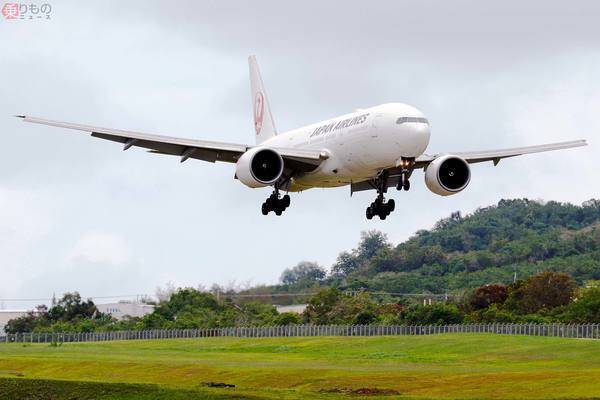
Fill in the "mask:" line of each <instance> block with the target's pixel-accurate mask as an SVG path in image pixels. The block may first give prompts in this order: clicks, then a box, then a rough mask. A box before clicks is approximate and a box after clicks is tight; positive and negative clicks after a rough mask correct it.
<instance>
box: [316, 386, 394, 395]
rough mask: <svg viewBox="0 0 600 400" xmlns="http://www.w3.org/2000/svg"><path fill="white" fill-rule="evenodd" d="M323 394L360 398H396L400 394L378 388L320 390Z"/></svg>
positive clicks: (392, 390)
mask: <svg viewBox="0 0 600 400" xmlns="http://www.w3.org/2000/svg"><path fill="white" fill-rule="evenodd" d="M321 392H323V393H341V394H354V395H361V396H397V395H399V394H401V393H400V392H398V391H397V390H394V389H378V388H359V389H352V388H333V389H323V390H321Z"/></svg>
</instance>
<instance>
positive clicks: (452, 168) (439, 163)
mask: <svg viewBox="0 0 600 400" xmlns="http://www.w3.org/2000/svg"><path fill="white" fill-rule="evenodd" d="M470 180H471V168H470V167H469V164H468V163H467V162H466V161H465V160H463V159H462V158H460V157H458V156H453V155H451V154H448V155H445V156H441V157H438V158H436V159H435V160H433V161H432V162H431V163H430V164H429V165H428V166H427V169H426V170H425V184H426V185H427V187H428V188H429V190H431V191H432V192H433V193H435V194H439V195H440V196H450V195H452V194H456V193H458V192H460V191H461V190H463V189H464V188H466V187H467V185H468V184H469V181H470Z"/></svg>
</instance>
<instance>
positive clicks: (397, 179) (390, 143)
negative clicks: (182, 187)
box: [17, 56, 587, 220]
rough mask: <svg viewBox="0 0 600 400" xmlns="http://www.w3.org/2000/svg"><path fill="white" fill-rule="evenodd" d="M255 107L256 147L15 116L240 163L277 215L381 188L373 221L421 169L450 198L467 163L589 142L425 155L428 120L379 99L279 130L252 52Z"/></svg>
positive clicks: (467, 175)
mask: <svg viewBox="0 0 600 400" xmlns="http://www.w3.org/2000/svg"><path fill="white" fill-rule="evenodd" d="M248 63H249V67H250V86H251V94H252V103H253V110H254V129H255V131H256V144H255V145H254V146H250V145H245V144H234V143H221V142H212V141H204V140H196V139H184V138H176V137H169V136H158V135H150V134H145V133H138V132H129V131H123V130H117V129H107V128H99V127H94V126H87V125H80V124H72V123H67V122H59V121H51V120H47V119H42V118H35V117H29V116H25V115H18V116H17V117H19V118H22V119H23V120H24V121H26V122H33V123H37V124H43V125H51V126H56V127H60V128H68V129H74V130H78V131H84V132H90V133H91V134H92V136H95V137H98V138H101V139H106V140H112V141H114V142H119V143H122V144H123V150H127V149H129V148H130V147H132V146H137V147H143V148H146V149H150V150H149V151H150V152H151V153H156V154H169V155H175V156H179V157H180V160H181V162H184V161H186V160H188V159H190V158H194V159H197V160H203V161H209V162H215V161H223V162H229V163H235V164H236V167H235V177H236V178H237V179H238V180H239V181H240V182H242V183H243V184H244V185H246V186H248V187H251V188H260V187H266V186H272V187H273V188H274V191H273V194H272V195H271V196H270V197H269V198H268V199H267V200H266V201H265V202H264V203H263V205H262V213H263V214H264V215H267V214H268V213H269V212H270V211H274V212H275V214H276V215H281V213H282V212H283V211H284V210H285V209H286V208H287V207H288V206H289V205H290V196H289V195H288V194H286V195H284V196H283V197H281V196H280V193H279V192H280V191H285V192H298V191H302V190H306V189H310V188H314V187H337V186H344V185H350V193H351V194H352V193H353V192H357V191H362V190H370V189H373V190H376V191H377V198H376V199H375V201H373V203H371V205H370V206H369V207H368V208H367V211H366V216H367V218H368V219H371V218H373V217H374V216H378V217H379V218H380V219H382V220H384V219H386V217H387V216H388V215H389V214H390V213H391V212H392V211H394V208H395V203H394V200H393V199H390V200H388V201H385V199H384V194H385V193H386V192H387V189H388V187H396V188H397V189H398V190H402V189H404V190H409V188H410V181H409V178H410V177H411V175H412V173H413V171H414V170H416V169H423V170H424V173H425V184H426V185H427V187H428V188H429V190H431V191H432V192H433V193H436V194H438V195H441V196H449V195H453V194H456V193H458V192H460V191H461V190H463V189H464V188H465V187H467V185H468V184H469V181H470V179H471V168H470V166H469V164H474V163H478V162H483V161H492V162H493V163H494V165H497V164H498V162H499V161H500V160H501V159H503V158H508V157H514V156H519V155H522V154H529V153H538V152H543V151H551V150H560V149H567V148H571V147H579V146H585V145H586V144H587V143H586V141H585V140H575V141H569V142H561V143H552V144H544V145H538V146H529V147H518V148H512V149H502V150H485V151H473V152H456V153H440V154H431V155H429V154H425V150H426V149H427V146H428V145H429V138H430V129H429V121H428V120H427V118H425V115H423V113H422V112H420V111H419V110H417V109H416V108H414V107H412V106H409V105H406V104H400V103H389V104H382V105H379V106H375V107H371V108H365V109H359V110H356V111H355V112H353V113H350V114H346V115H342V116H339V117H335V118H332V119H328V120H326V121H322V122H318V123H316V124H312V125H308V126H305V127H303V128H299V129H295V130H292V131H289V132H285V133H281V134H278V133H277V130H276V129H275V123H274V121H273V116H272V114H271V108H270V106H269V101H268V99H267V95H266V92H265V89H264V87H263V82H262V79H261V76H260V72H259V70H258V65H257V63H256V59H255V57H254V56H251V57H249V59H248Z"/></svg>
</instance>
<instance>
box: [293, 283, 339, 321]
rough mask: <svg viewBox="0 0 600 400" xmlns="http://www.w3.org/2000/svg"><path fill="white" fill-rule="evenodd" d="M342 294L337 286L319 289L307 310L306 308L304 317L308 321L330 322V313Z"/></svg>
mask: <svg viewBox="0 0 600 400" xmlns="http://www.w3.org/2000/svg"><path fill="white" fill-rule="evenodd" d="M342 296H343V295H342V293H341V292H340V291H339V290H337V289H335V288H329V289H323V290H321V291H319V293H317V294H316V295H314V296H313V297H311V299H310V300H309V302H308V304H307V306H306V310H304V314H303V315H304V318H305V319H306V321H307V322H312V323H315V324H328V323H329V313H330V312H331V310H332V309H333V307H334V306H335V305H336V303H337V302H338V300H339V299H340V297H342Z"/></svg>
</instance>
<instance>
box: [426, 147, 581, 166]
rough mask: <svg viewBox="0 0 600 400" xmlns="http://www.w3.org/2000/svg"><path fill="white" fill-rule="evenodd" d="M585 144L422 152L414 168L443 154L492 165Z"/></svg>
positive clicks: (472, 162) (470, 162) (473, 162)
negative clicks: (528, 155) (487, 162)
mask: <svg viewBox="0 0 600 400" xmlns="http://www.w3.org/2000/svg"><path fill="white" fill-rule="evenodd" d="M586 145H587V142H586V141H585V140H572V141H569V142H559V143H549V144H540V145H537V146H526V147H514V148H511V149H500V150H483V151H468V152H456V153H442V154H434V155H429V154H423V155H422V156H420V157H418V158H417V159H416V160H415V168H424V167H426V166H427V165H429V163H430V162H432V161H433V160H435V159H436V158H437V157H439V156H441V155H444V154H453V155H456V156H459V157H461V158H463V159H465V161H467V162H468V163H469V164H475V163H479V162H484V161H493V162H494V165H498V163H499V162H500V160H501V159H503V158H509V157H516V156H521V155H523V154H532V153H541V152H544V151H553V150H563V149H570V148H572V147H581V146H586Z"/></svg>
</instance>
